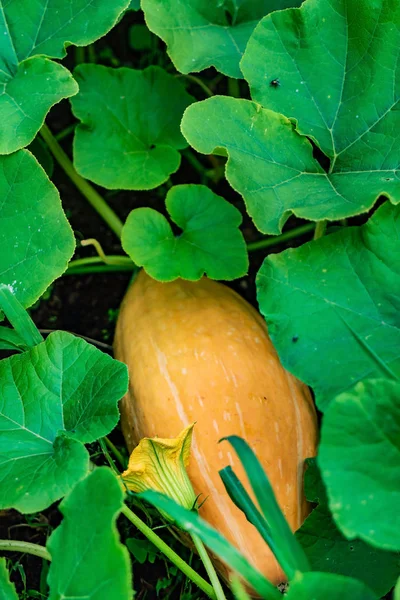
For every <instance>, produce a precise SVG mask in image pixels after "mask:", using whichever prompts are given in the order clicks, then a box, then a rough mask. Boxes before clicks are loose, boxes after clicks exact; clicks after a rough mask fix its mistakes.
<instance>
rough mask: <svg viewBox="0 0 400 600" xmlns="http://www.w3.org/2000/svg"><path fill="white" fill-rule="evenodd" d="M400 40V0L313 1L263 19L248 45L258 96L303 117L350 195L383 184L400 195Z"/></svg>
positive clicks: (303, 128) (302, 128)
mask: <svg viewBox="0 0 400 600" xmlns="http://www.w3.org/2000/svg"><path fill="white" fill-rule="evenodd" d="M399 44H400V4H399V3H398V2H393V1H390V0H389V1H388V0H374V2H373V3H371V1H370V0H318V2H315V1H313V0H307V1H306V2H304V3H303V5H302V6H301V8H299V9H292V10H286V11H281V12H276V13H273V14H271V15H269V16H267V17H266V18H265V19H263V20H262V21H261V22H260V23H259V25H258V26H257V28H256V29H255V31H254V33H253V35H252V36H251V38H250V40H249V44H248V46H247V48H246V52H245V55H244V57H243V60H242V63H241V67H242V70H243V73H244V75H245V78H246V80H247V81H248V83H249V85H250V88H251V94H252V98H253V100H255V101H256V102H259V103H260V104H261V105H262V106H267V107H268V108H270V109H271V110H275V111H277V112H280V113H283V114H284V115H286V116H287V117H290V118H293V119H295V120H296V126H297V129H298V131H299V132H300V133H301V134H303V135H307V136H309V137H311V138H312V139H313V140H314V141H315V142H316V143H317V144H318V146H319V147H320V148H321V150H322V151H323V152H324V153H325V154H326V155H327V156H328V157H329V158H330V159H331V165H330V171H331V172H333V173H341V172H342V173H347V180H348V181H347V186H348V187H347V186H346V187H347V190H346V191H347V195H348V196H349V193H350V191H351V190H352V191H353V192H354V188H355V187H359V188H361V189H362V190H363V192H364V193H365V191H366V190H367V191H368V188H369V187H371V184H372V185H373V184H374V183H375V182H381V183H380V184H381V186H382V191H387V192H388V193H396V194H397V200H399V199H400V197H399V194H400V189H399V184H398V182H396V175H395V171H396V169H397V168H398V164H399V158H400V150H399V146H400V116H399V111H398V108H397V106H396V103H397V101H398V99H399V96H398V90H397V89H396V87H395V84H394V82H395V81H396V79H397V78H398V77H399V76H400V64H399V61H398V56H397V52H394V51H393V48H397V47H398V46H399ZM315 57H318V60H315ZM275 78H279V83H280V85H279V86H277V87H276V86H271V83H270V82H271V80H273V79H275ZM385 177H389V180H390V183H388V184H387V185H386V186H385V183H384V180H385Z"/></svg>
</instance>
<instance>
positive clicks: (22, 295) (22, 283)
mask: <svg viewBox="0 0 400 600" xmlns="http://www.w3.org/2000/svg"><path fill="white" fill-rule="evenodd" d="M0 196H1V198H2V203H1V205H0V281H1V283H2V284H4V285H8V286H10V287H11V288H12V290H13V292H14V293H15V295H16V297H17V299H18V300H19V302H20V303H21V304H22V306H24V307H25V308H27V307H29V306H31V305H32V304H33V303H34V302H36V300H38V299H39V298H40V296H41V295H42V294H43V292H44V291H45V290H46V289H47V287H48V286H49V285H50V283H52V281H54V279H56V277H59V276H60V275H61V274H62V273H63V272H64V271H65V270H66V268H67V265H68V261H69V260H70V258H71V257H72V254H73V252H74V248H75V243H74V236H73V233H72V229H71V226H70V225H69V223H68V221H67V219H66V217H65V214H64V211H63V209H62V207H61V201H60V196H59V194H58V191H57V189H56V188H55V187H54V185H53V184H52V183H51V182H50V181H49V180H48V178H47V176H46V174H45V172H44V171H43V169H42V167H41V166H40V165H39V163H38V162H37V160H36V159H35V158H34V157H33V156H32V154H31V153H30V152H28V151H26V150H20V151H18V152H16V153H15V154H11V155H10V156H1V157H0ZM38 207H40V210H38Z"/></svg>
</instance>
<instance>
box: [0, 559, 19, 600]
mask: <svg viewBox="0 0 400 600" xmlns="http://www.w3.org/2000/svg"><path fill="white" fill-rule="evenodd" d="M0 598H1V600H18V594H17V592H16V590H15V586H14V584H13V583H11V581H10V576H9V573H8V571H7V567H6V559H5V558H0Z"/></svg>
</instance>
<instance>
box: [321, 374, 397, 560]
mask: <svg viewBox="0 0 400 600" xmlns="http://www.w3.org/2000/svg"><path fill="white" fill-rule="evenodd" d="M318 462H319V465H320V467H321V472H322V477H323V479H324V481H325V484H326V487H327V490H328V496H329V508H330V509H331V512H332V515H333V518H334V519H335V521H336V523H337V525H338V527H339V528H340V530H341V531H342V533H343V534H344V535H345V536H346V537H347V538H349V539H353V538H355V537H359V538H361V539H363V540H365V541H366V542H369V543H370V544H372V545H373V546H376V547H378V548H383V549H386V550H400V535H399V531H400V513H399V506H400V488H399V481H400V383H398V382H393V381H390V380H386V379H380V380H379V379H377V380H366V381H361V382H359V383H357V385H355V386H354V388H353V389H351V390H349V391H347V392H344V393H343V394H340V395H339V396H337V397H336V398H335V399H334V400H333V401H332V402H331V405H330V406H329V408H328V410H327V411H326V413H325V417H324V420H323V424H322V433H321V444H320V449H319V458H318Z"/></svg>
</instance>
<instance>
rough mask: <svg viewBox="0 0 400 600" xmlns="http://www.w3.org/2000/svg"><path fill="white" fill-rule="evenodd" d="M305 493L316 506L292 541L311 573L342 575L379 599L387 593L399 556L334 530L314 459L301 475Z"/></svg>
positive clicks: (394, 577)
mask: <svg viewBox="0 0 400 600" xmlns="http://www.w3.org/2000/svg"><path fill="white" fill-rule="evenodd" d="M304 485H305V492H306V496H307V499H308V500H309V501H310V502H317V503H318V506H317V507H316V508H314V510H313V511H312V513H311V514H310V515H309V517H308V518H307V519H306V520H305V521H304V523H303V525H302V526H301V527H300V529H299V530H298V531H296V537H297V539H298V540H299V542H300V544H301V545H302V547H303V550H304V552H305V553H306V555H307V558H308V560H309V562H310V565H311V567H312V570H313V571H324V572H327V573H336V574H338V575H346V576H348V577H354V578H355V579H359V580H361V581H363V582H364V583H365V584H366V585H367V586H368V587H370V588H371V590H373V591H374V592H375V593H376V594H378V596H379V597H381V596H384V595H385V594H386V593H387V592H389V591H390V590H391V588H392V587H393V585H394V584H395V582H396V578H397V576H398V574H399V572H400V554H399V553H397V552H387V551H384V550H379V549H378V548H374V547H373V546H370V545H369V544H366V543H365V542H363V541H362V540H358V539H355V540H352V541H349V540H347V539H346V538H345V537H344V536H343V534H342V533H341V532H340V530H339V529H338V528H337V527H336V525H335V522H334V521H333V518H332V515H331V513H330V511H329V508H328V498H327V496H326V490H325V486H324V483H323V481H322V479H321V475H320V472H319V469H318V467H317V463H316V460H315V459H312V460H310V461H309V465H308V468H307V470H306V472H305V483H304Z"/></svg>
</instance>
